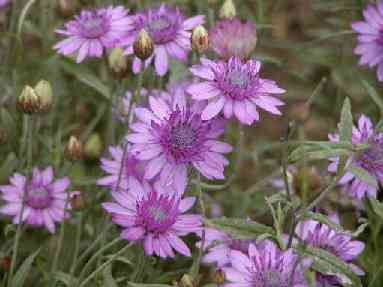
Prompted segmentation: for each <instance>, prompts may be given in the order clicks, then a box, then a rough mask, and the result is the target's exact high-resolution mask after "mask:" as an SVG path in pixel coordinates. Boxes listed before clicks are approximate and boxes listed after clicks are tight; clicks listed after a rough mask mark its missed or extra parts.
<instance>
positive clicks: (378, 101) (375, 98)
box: [362, 80, 383, 115]
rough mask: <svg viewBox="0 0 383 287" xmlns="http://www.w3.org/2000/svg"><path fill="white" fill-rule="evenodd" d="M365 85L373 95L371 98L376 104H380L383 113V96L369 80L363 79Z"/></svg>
mask: <svg viewBox="0 0 383 287" xmlns="http://www.w3.org/2000/svg"><path fill="white" fill-rule="evenodd" d="M362 84H363V86H364V87H365V88H366V90H367V93H368V95H369V96H370V97H371V99H372V100H373V101H374V102H375V104H376V105H377V106H378V108H379V110H380V114H381V115H383V98H382V97H381V96H379V95H378V93H377V92H376V90H375V88H374V87H373V86H371V84H370V83H369V82H367V81H366V80H362Z"/></svg>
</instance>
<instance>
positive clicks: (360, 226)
mask: <svg viewBox="0 0 383 287" xmlns="http://www.w3.org/2000/svg"><path fill="white" fill-rule="evenodd" d="M367 226H368V222H365V223H363V224H361V225H359V226H358V228H357V229H356V230H355V231H354V232H353V233H352V237H358V236H359V235H361V234H362V233H363V232H364V230H365V229H366V228H367Z"/></svg>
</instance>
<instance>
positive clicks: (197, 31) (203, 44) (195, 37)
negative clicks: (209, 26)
mask: <svg viewBox="0 0 383 287" xmlns="http://www.w3.org/2000/svg"><path fill="white" fill-rule="evenodd" d="M191 46H192V48H193V50H194V51H196V52H198V53H203V52H205V51H206V50H207V49H208V48H209V34H208V32H207V31H206V29H205V27H204V26H202V25H198V26H197V27H195V28H194V29H193V32H192V36H191Z"/></svg>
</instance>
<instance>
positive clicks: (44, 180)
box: [0, 167, 71, 233]
mask: <svg viewBox="0 0 383 287" xmlns="http://www.w3.org/2000/svg"><path fill="white" fill-rule="evenodd" d="M9 181H10V183H11V184H10V185H2V186H0V191H1V192H2V198H3V200H4V201H5V202H6V204H5V205H4V206H3V207H1V208H0V213H1V214H5V215H9V216H12V217H13V224H19V223H20V222H19V220H20V215H21V211H22V205H23V204H22V202H23V199H24V200H25V205H24V210H23V214H22V218H21V222H25V223H26V224H28V225H32V226H36V227H37V226H43V225H44V226H45V227H46V228H47V229H48V230H49V232H51V233H54V232H55V222H62V221H63V220H64V219H65V218H68V217H69V214H68V213H66V212H65V207H66V209H70V208H71V204H70V202H69V196H70V193H69V192H66V191H65V190H66V189H67V188H68V187H69V185H70V181H69V178H68V177H63V178H61V179H57V180H54V174H53V168H52V167H47V168H46V169H44V170H39V169H38V168H34V169H33V172H32V178H31V180H30V182H29V181H28V180H27V178H26V177H25V176H23V175H21V174H19V173H15V174H14V175H13V176H12V177H11V178H10V179H9ZM67 201H68V202H67Z"/></svg>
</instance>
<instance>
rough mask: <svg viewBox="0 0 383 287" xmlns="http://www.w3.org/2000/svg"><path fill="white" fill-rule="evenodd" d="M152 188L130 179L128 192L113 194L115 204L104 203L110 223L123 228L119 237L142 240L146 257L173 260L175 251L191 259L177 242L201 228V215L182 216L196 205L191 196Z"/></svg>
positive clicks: (184, 248)
mask: <svg viewBox="0 0 383 287" xmlns="http://www.w3.org/2000/svg"><path fill="white" fill-rule="evenodd" d="M160 187H161V185H159V184H157V185H155V186H154V187H152V186H150V185H149V184H148V183H146V182H144V183H143V184H141V183H139V182H138V181H137V180H135V179H134V180H132V186H131V188H130V189H129V190H127V191H119V192H112V197H113V200H114V202H108V203H103V204H102V206H103V208H104V209H105V210H106V211H107V212H109V213H111V215H112V221H113V222H114V223H115V224H117V225H120V226H121V227H122V228H123V231H122V232H121V238H123V239H126V240H129V241H143V245H144V250H145V253H146V254H147V255H153V254H155V255H157V256H160V257H162V258H166V257H175V253H174V250H175V251H177V252H178V253H180V254H182V255H184V256H191V252H190V250H189V248H188V246H187V245H186V244H185V243H184V242H183V241H182V240H181V239H180V236H185V235H187V234H189V233H195V232H198V231H199V230H200V228H201V225H202V222H201V216H200V215H197V214H183V213H185V212H186V211H188V210H189V209H191V208H192V206H193V205H194V203H195V198H194V197H185V198H183V199H181V195H180V194H177V193H176V192H175V191H174V190H169V189H168V188H167V189H163V188H160Z"/></svg>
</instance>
